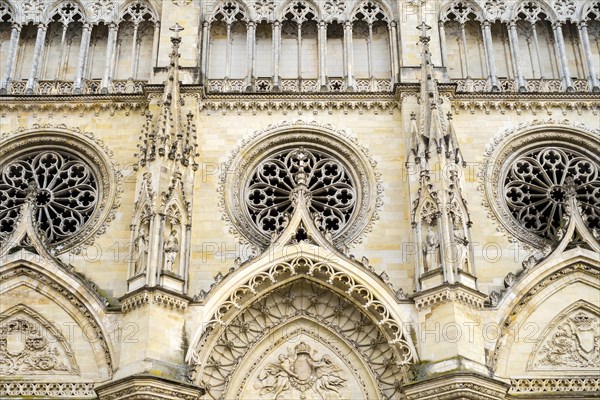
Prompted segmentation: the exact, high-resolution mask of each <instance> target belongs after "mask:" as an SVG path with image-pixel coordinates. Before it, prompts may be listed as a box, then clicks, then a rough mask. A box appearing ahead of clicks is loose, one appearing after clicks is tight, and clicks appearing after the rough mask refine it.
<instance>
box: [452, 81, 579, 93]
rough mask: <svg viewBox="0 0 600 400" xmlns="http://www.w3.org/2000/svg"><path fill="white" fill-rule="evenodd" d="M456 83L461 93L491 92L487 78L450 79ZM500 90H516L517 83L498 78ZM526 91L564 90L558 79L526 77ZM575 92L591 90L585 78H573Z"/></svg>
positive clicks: (553, 91)
mask: <svg viewBox="0 0 600 400" xmlns="http://www.w3.org/2000/svg"><path fill="white" fill-rule="evenodd" d="M451 81H452V83H455V84H456V91H457V92H463V93H483V92H491V88H492V85H491V83H490V81H489V79H452V80H451ZM498 81H499V83H500V91H501V92H517V91H518V88H517V83H516V81H515V80H514V79H504V78H503V79H499V80H498ZM526 84H527V86H526V87H527V92H531V93H555V92H564V91H565V88H564V87H563V85H562V83H561V81H560V79H528V80H527V81H526ZM573 88H574V90H575V92H589V91H591V88H590V85H589V82H588V81H587V80H586V79H573Z"/></svg>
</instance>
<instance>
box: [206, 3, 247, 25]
mask: <svg viewBox="0 0 600 400" xmlns="http://www.w3.org/2000/svg"><path fill="white" fill-rule="evenodd" d="M250 16H251V14H250V10H249V8H248V7H247V6H246V5H245V4H244V3H242V2H239V1H237V0H225V1H221V2H219V3H218V4H217V5H216V6H215V10H214V11H213V12H212V13H211V14H210V16H209V18H208V21H209V22H210V23H214V22H216V21H222V22H224V23H225V24H232V23H234V22H236V21H244V22H249V21H250V20H251V18H250Z"/></svg>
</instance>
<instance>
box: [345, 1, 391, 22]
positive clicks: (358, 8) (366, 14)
mask: <svg viewBox="0 0 600 400" xmlns="http://www.w3.org/2000/svg"><path fill="white" fill-rule="evenodd" d="M373 6H375V8H374V9H372V8H373ZM365 7H366V8H365ZM359 13H361V14H362V15H363V19H364V20H366V21H367V22H369V23H372V22H374V21H376V20H377V19H378V18H377V15H378V14H379V13H381V14H382V18H380V19H381V20H383V21H386V22H387V23H390V22H391V21H392V20H393V18H394V17H393V16H394V13H393V11H392V10H391V9H390V8H389V6H388V4H386V3H385V2H383V1H378V0H373V1H372V0H362V1H359V2H357V3H356V4H355V5H354V7H353V8H352V10H351V11H350V13H349V14H348V19H349V20H355V19H357V15H358V14H359Z"/></svg>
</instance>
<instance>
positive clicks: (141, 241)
mask: <svg viewBox="0 0 600 400" xmlns="http://www.w3.org/2000/svg"><path fill="white" fill-rule="evenodd" d="M133 253H134V257H135V262H134V267H133V274H134V275H137V274H141V273H142V272H144V271H145V270H146V260H147V259H148V235H147V234H146V229H145V228H144V227H143V226H140V228H139V230H138V235H137V237H136V238H135V239H134V241H133Z"/></svg>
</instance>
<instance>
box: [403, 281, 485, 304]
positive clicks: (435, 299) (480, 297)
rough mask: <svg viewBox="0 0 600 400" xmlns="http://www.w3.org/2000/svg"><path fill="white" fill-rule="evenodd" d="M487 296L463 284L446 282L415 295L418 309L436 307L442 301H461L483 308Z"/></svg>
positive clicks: (414, 298)
mask: <svg viewBox="0 0 600 400" xmlns="http://www.w3.org/2000/svg"><path fill="white" fill-rule="evenodd" d="M486 298H487V296H486V295H484V294H483V293H481V292H478V291H476V290H473V289H471V288H469V287H467V286H464V285H461V284H454V285H451V284H448V283H446V284H444V285H442V286H438V287H435V288H432V289H429V290H426V291H423V292H421V293H419V294H417V295H415V296H414V297H413V300H414V302H415V306H416V307H417V309H418V310H422V309H424V308H429V307H434V306H436V305H438V304H441V303H447V302H459V303H462V304H465V305H467V306H470V307H473V308H476V309H483V307H484V302H485V300H486Z"/></svg>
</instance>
